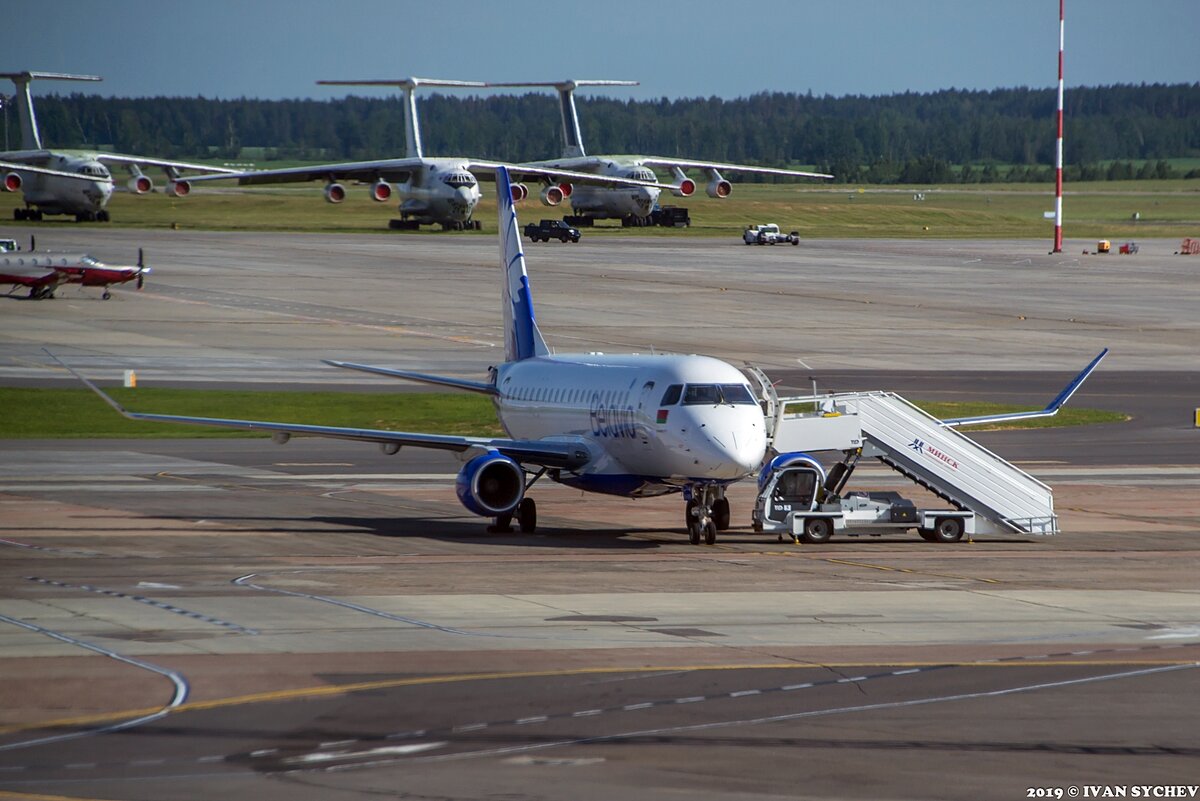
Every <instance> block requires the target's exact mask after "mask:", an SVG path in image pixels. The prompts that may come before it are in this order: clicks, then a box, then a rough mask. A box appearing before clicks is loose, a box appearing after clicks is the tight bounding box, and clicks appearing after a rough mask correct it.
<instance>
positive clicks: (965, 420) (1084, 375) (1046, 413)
mask: <svg viewBox="0 0 1200 801" xmlns="http://www.w3.org/2000/svg"><path fill="white" fill-rule="evenodd" d="M1107 355H1108V348H1105V349H1104V350H1102V351H1100V355H1098V356H1097V357H1096V358H1094V359H1092V361H1091V363H1089V364H1088V366H1087V367H1085V368H1083V369H1082V370H1081V371H1080V372H1079V375H1077V376H1075V377H1074V378H1073V379H1071V383H1069V384H1067V385H1066V387H1064V388H1063V391H1062V392H1060V393H1058V395H1057V396H1056V397H1055V398H1054V400H1052V401H1050V402H1049V403H1048V404H1046V408H1044V409H1042V410H1040V411H1036V412H1012V413H1010V414H989V415H982V416H980V417H956V418H954V419H951V420H943V421H942V425H943V426H946V427H951V426H969V425H977V424H979V423H999V422H1011V421H1014V420H1032V419H1034V418H1037V417H1053V416H1054V415H1056V414H1058V410H1059V409H1061V408H1062V407H1063V406H1064V405H1066V403H1067V401H1069V400H1070V399H1071V397H1072V396H1073V395H1074V394H1075V392H1076V391H1077V390H1078V389H1079V388H1080V387H1081V386H1083V382H1084V381H1086V380H1087V379H1088V376H1090V375H1091V374H1092V373H1093V372H1094V371H1095V370H1096V368H1097V367H1098V366H1099V365H1100V362H1101V361H1103V360H1104V357H1105V356H1107Z"/></svg>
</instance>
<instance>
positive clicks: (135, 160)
mask: <svg viewBox="0 0 1200 801" xmlns="http://www.w3.org/2000/svg"><path fill="white" fill-rule="evenodd" d="M92 155H93V156H94V157H95V159H96V161H99V162H101V163H103V164H132V165H135V166H138V167H162V168H163V169H174V170H197V171H199V172H203V173H224V174H226V175H233V174H236V173H237V172H238V171H237V170H229V169H225V168H224V167H214V166H212V165H211V164H192V163H190V162H187V161H171V160H170V159H155V158H149V157H147V156H125V155H122V154H120V153H94V154H92Z"/></svg>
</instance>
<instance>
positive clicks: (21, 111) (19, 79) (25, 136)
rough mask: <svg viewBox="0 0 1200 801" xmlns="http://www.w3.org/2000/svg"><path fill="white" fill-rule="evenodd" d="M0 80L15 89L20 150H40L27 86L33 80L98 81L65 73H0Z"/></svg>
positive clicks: (31, 100)
mask: <svg viewBox="0 0 1200 801" xmlns="http://www.w3.org/2000/svg"><path fill="white" fill-rule="evenodd" d="M0 78H8V79H9V80H10V81H12V82H13V86H15V87H16V89H17V94H16V96H15V97H14V98H13V99H14V100H15V101H16V103H17V118H18V120H19V121H20V124H21V149H22V150H41V149H42V136H41V133H40V132H39V131H38V124H37V115H36V114H35V113H34V111H33V95H32V94H31V93H30V91H29V84H30V82H31V81H33V79H34V78H44V79H49V80H54V81H99V80H102V79H101V78H100V76H98V75H72V74H70V73H66V72H0Z"/></svg>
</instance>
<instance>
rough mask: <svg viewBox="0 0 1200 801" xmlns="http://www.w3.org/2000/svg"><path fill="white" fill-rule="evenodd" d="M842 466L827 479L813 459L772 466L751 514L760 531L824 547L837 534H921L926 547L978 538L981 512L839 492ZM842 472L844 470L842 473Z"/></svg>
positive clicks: (884, 495) (897, 496)
mask: <svg viewBox="0 0 1200 801" xmlns="http://www.w3.org/2000/svg"><path fill="white" fill-rule="evenodd" d="M844 465H845V463H844V462H840V463H839V464H838V465H835V466H834V469H833V470H831V471H830V473H829V478H828V479H826V478H825V471H824V470H823V469H822V468H821V467H820V466H819V465H818V464H817V463H816V462H815V461H813V460H811V459H809V458H800V459H797V460H794V461H792V462H790V463H784V464H779V465H775V466H770V465H769V466H768V467H767V468H765V469H764V470H763V474H762V477H761V478H760V480H759V492H758V497H757V499H756V501H755V504H754V510H753V511H752V512H751V521H752V523H753V526H754V530H755V531H761V532H772V531H773V532H775V533H776V534H777V535H778V539H779V540H780V541H783V537H784V535H785V534H787V535H788V536H790V537H791V538H792V541H793V542H806V543H823V542H828V541H829V538H830V537H832V536H833V535H834V534H835V533H838V534H846V535H848V536H851V537H857V536H862V535H869V536H876V537H877V536H880V535H882V534H888V533H898V532H903V531H909V530H912V529H916V531H917V533H918V534H920V535H921V539H923V540H925V541H926V542H958V541H959V540H961V539H962V536H963V534H964V533H968V534H973V533H974V529H975V513H974V512H971V511H966V510H959V509H938V510H932V509H918V508H917V507H916V505H915V504H914V503H913V502H912V501H910V500H908V499H907V498H903V497H901V496H900V493H898V492H863V491H858V490H856V491H853V492H848V493H846V494H845V496H842V495H839V494H838V492H840V491H841V488H842V487H844V486H845V483H844V480H843V479H844V478H848V477H849V474H848V471H847V470H846V469H845V468H844ZM839 467H842V469H839Z"/></svg>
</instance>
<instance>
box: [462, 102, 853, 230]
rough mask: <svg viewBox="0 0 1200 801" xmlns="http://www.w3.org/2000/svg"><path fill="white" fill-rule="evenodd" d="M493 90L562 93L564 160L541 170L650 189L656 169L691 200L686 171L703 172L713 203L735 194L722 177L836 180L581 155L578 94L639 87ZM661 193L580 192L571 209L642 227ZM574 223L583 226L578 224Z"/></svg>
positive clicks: (677, 192) (751, 169) (673, 188)
mask: <svg viewBox="0 0 1200 801" xmlns="http://www.w3.org/2000/svg"><path fill="white" fill-rule="evenodd" d="M486 85H487V86H489V87H537V86H548V87H553V88H554V89H557V90H558V100H559V112H560V113H561V115H562V135H563V148H562V157H561V158H557V159H550V160H548V161H538V162H534V163H535V164H538V165H540V166H543V167H554V168H557V169H563V170H575V171H577V172H585V173H595V174H597V175H610V176H620V177H623V178H631V179H636V180H639V181H645V182H646V183H657V182H658V176H657V175H655V173H654V170H653V168H654V167H661V168H665V169H667V170H669V171H670V173H671V176H672V182H673V183H672V185H671V186H669V187H668V188H669V189H670V190H671V193H672V194H673V195H675V196H676V197H690V196H691V195H692V194H693V193H694V192H695V191H696V182H695V181H693V180H692V179H691V178H689V177H688V176H687V174H686V173H685V170H700V171H701V172H702V173H703V174H704V177H705V180H706V184H705V188H704V191H705V194H707V195H708V196H709V197H712V198H726V197H729V195H730V194H731V193H732V192H733V185H732V184H730V183H729V181H727V180H726V179H725V178H724V176H723V175H722V174H721V172H722V171H725V172H743V173H753V174H757V175H780V176H789V177H793V178H832V177H833V176H832V175H826V174H824V173H816V172H801V171H799V170H781V169H776V168H773V167H756V166H753V165H750V164H723V163H720V162H711V161H697V160H692V159H677V158H670V157H667V156H589V155H587V153H586V152H585V151H584V149H583V135H582V134H581V133H580V130H579V115H578V114H576V112H575V90H576V89H577V88H578V87H580V86H637V85H638V82H637V81H606V80H595V81H594V80H568V81H557V82H545V83H488V84H486ZM658 197H659V190H658V189H657V188H655V187H652V186H645V187H639V188H637V189H632V190H631V189H629V188H622V187H602V186H581V187H579V188H578V190H577V191H576V192H575V193H574V194H572V195H571V208H572V209H573V210H574V211H575V214H576V215H580V216H582V217H584V218H589V217H590V218H593V219H605V218H616V219H623V220H626V221H628V222H630V223H632V224H635V225H637V224H644V222H645V221H646V220H647V219H648V218H649V216H650V212H652V211H653V210H654V207H655V205H657V203H658ZM572 222H575V223H578V222H581V220H579V219H575V220H572Z"/></svg>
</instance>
